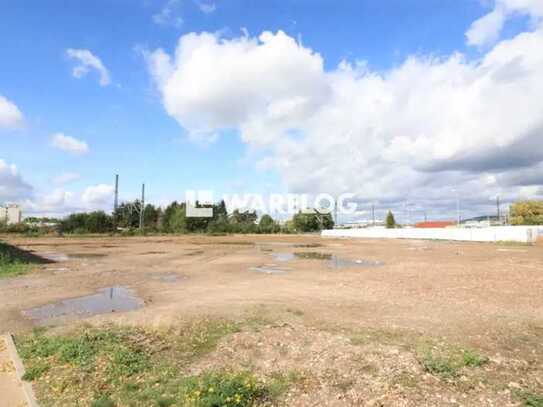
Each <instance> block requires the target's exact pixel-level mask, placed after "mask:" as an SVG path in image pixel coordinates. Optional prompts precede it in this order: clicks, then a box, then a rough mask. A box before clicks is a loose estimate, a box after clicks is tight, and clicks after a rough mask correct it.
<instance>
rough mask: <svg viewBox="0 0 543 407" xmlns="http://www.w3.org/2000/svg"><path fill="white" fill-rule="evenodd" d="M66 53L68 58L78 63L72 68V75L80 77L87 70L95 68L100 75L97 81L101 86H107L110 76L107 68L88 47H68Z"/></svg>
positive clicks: (87, 71)
mask: <svg viewBox="0 0 543 407" xmlns="http://www.w3.org/2000/svg"><path fill="white" fill-rule="evenodd" d="M66 55H67V56H68V58H70V59H73V60H75V61H77V62H78V64H77V65H76V66H75V67H74V68H73V70H72V75H73V76H74V77H75V78H78V79H79V78H82V77H83V76H85V75H86V74H87V73H89V71H91V70H95V71H96V72H97V73H98V75H99V77H100V79H99V83H100V85H101V86H107V85H109V84H110V83H111V77H110V75H109V71H108V70H107V68H106V67H105V66H104V64H103V63H102V61H101V60H100V58H98V57H97V56H96V55H94V54H93V53H92V52H91V51H89V50H88V49H74V48H68V49H67V50H66Z"/></svg>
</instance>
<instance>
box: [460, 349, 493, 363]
mask: <svg viewBox="0 0 543 407" xmlns="http://www.w3.org/2000/svg"><path fill="white" fill-rule="evenodd" d="M462 362H463V364H464V366H469V367H481V366H483V365H485V364H487V363H488V362H489V359H488V358H487V357H486V356H481V355H479V354H478V353H477V352H475V351H473V350H469V349H468V350H464V351H463V352H462Z"/></svg>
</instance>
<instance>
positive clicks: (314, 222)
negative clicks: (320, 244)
mask: <svg viewBox="0 0 543 407" xmlns="http://www.w3.org/2000/svg"><path fill="white" fill-rule="evenodd" d="M292 222H293V224H294V229H295V230H296V232H317V231H319V230H322V229H332V228H333V227H334V219H333V218H332V214H331V213H319V212H317V211H315V212H313V213H302V212H298V213H297V214H296V215H294V217H293V218H292Z"/></svg>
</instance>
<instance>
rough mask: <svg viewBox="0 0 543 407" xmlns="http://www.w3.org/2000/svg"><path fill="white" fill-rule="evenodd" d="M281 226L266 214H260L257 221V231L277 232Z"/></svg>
mask: <svg viewBox="0 0 543 407" xmlns="http://www.w3.org/2000/svg"><path fill="white" fill-rule="evenodd" d="M280 231H281V227H280V226H279V225H278V224H277V222H275V220H273V218H272V217H271V216H270V215H268V214H265V215H262V217H261V218H260V222H259V223H258V232H259V233H279V232H280Z"/></svg>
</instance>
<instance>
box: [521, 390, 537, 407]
mask: <svg viewBox="0 0 543 407" xmlns="http://www.w3.org/2000/svg"><path fill="white" fill-rule="evenodd" d="M515 396H516V397H517V398H518V399H520V401H522V403H523V405H524V406H525V407H543V396H540V395H539V394H535V393H532V392H529V391H525V390H520V391H517V392H516V393H515Z"/></svg>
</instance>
